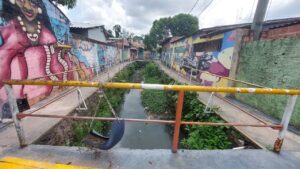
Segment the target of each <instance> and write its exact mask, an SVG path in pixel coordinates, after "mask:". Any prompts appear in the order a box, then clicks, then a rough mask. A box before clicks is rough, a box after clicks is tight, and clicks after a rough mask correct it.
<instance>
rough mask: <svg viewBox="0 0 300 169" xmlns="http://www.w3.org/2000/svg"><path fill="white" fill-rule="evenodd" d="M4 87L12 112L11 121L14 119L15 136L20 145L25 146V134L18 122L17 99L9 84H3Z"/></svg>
mask: <svg viewBox="0 0 300 169" xmlns="http://www.w3.org/2000/svg"><path fill="white" fill-rule="evenodd" d="M4 87H5V91H6V94H7V97H8V103H9V108H10V112H11V114H12V118H13V121H14V125H15V128H16V131H17V136H18V139H19V143H20V147H25V146H26V143H25V134H24V131H23V128H22V126H21V125H20V122H19V120H18V118H17V114H18V113H19V108H18V105H17V100H16V98H15V96H14V93H13V89H12V87H11V85H7V84H6V85H4Z"/></svg>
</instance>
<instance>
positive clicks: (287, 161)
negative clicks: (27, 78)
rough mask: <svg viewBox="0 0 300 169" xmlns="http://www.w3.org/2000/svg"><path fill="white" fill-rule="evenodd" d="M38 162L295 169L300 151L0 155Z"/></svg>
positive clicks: (155, 168)
mask: <svg viewBox="0 0 300 169" xmlns="http://www.w3.org/2000/svg"><path fill="white" fill-rule="evenodd" d="M7 156H13V157H18V158H25V159H29V160H35V161H40V162H50V163H60V164H70V165H77V166H85V167H95V168H101V169H199V168H201V169H227V168H228V169H283V168H289V169H298V168H299V166H300V160H299V156H300V154H299V152H282V153H281V154H280V155H278V154H275V153H272V152H270V151H267V150H261V149H259V150H257V149H256V150H181V151H178V153H176V154H173V153H172V152H171V150H169V149H153V150H141V149H140V150H137V149H123V148H113V149H111V150H109V151H93V150H90V149H87V148H78V147H64V146H49V145H29V146H28V147H26V148H23V149H10V150H9V151H5V153H4V154H0V159H1V158H3V157H7Z"/></svg>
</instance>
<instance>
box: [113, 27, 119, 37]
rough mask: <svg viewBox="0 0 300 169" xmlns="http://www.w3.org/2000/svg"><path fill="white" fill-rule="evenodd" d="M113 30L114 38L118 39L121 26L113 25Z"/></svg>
mask: <svg viewBox="0 0 300 169" xmlns="http://www.w3.org/2000/svg"><path fill="white" fill-rule="evenodd" d="M113 30H114V31H115V35H116V38H119V37H120V33H121V25H115V26H114V27H113Z"/></svg>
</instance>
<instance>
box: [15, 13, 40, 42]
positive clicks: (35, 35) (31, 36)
mask: <svg viewBox="0 0 300 169" xmlns="http://www.w3.org/2000/svg"><path fill="white" fill-rule="evenodd" d="M18 21H19V23H20V25H21V26H22V30H23V31H24V32H25V33H26V34H27V37H28V39H30V40H31V41H32V42H36V41H37V40H38V39H39V34H40V33H41V28H42V27H41V22H40V21H38V22H37V30H36V32H37V33H29V32H27V28H26V27H25V25H24V22H23V19H22V17H21V16H18Z"/></svg>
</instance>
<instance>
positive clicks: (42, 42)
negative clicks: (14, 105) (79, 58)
mask: <svg viewBox="0 0 300 169" xmlns="http://www.w3.org/2000/svg"><path fill="white" fill-rule="evenodd" d="M37 23H38V30H37V32H38V34H37V36H36V35H35V34H30V33H28V32H26V29H25V28H24V26H22V25H23V24H24V23H23V21H22V18H21V17H20V16H18V17H17V18H16V19H13V20H11V21H10V22H9V23H8V24H7V25H6V26H4V27H0V35H1V36H2V40H3V44H2V45H1V46H0V67H1V71H0V81H2V80H5V79H21V80H24V79H32V78H37V77H42V76H47V75H50V74H54V73H58V72H63V71H66V70H68V69H69V68H70V67H71V62H70V58H69V54H68V53H66V54H62V50H61V49H58V48H54V46H53V45H51V44H56V43H57V41H56V38H55V36H54V35H53V34H52V32H51V31H49V30H48V29H47V28H46V27H45V26H43V25H42V24H41V23H40V22H39V21H37ZM24 29H25V30H24ZM33 42H35V44H33ZM71 76H72V75H71V73H69V74H68V73H65V74H60V75H55V76H48V77H45V78H43V79H44V80H67V79H70V78H72V77H71ZM13 89H14V93H15V96H16V97H17V98H24V97H25V95H27V98H28V99H32V98H35V97H39V96H41V95H49V94H50V93H51V91H52V89H53V87H51V86H13ZM0 98H1V100H0V108H1V107H2V106H3V104H4V102H5V100H6V98H7V97H6V94H5V90H4V87H3V84H2V83H0ZM1 102H2V105H1ZM0 110H1V109H0Z"/></svg>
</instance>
